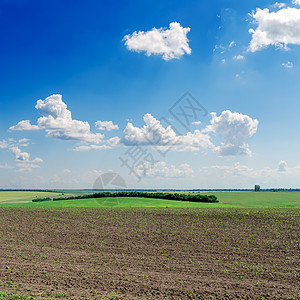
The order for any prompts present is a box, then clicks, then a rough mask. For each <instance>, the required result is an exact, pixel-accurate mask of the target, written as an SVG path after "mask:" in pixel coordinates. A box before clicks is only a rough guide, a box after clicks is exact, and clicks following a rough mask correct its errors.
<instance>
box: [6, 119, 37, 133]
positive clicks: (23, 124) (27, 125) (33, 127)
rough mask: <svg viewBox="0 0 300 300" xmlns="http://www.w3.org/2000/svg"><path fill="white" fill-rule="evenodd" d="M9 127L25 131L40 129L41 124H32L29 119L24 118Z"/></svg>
mask: <svg viewBox="0 0 300 300" xmlns="http://www.w3.org/2000/svg"><path fill="white" fill-rule="evenodd" d="M9 129H10V130H20V131H25V130H40V129H41V128H39V126H37V125H31V123H30V121H29V120H23V121H20V122H19V123H18V124H17V125H14V126H11V127H10V128H9Z"/></svg>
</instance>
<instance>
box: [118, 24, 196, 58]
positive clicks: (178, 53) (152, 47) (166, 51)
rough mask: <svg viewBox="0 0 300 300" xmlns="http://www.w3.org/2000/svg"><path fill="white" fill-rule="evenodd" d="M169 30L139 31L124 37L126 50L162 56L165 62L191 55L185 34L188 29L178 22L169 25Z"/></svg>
mask: <svg viewBox="0 0 300 300" xmlns="http://www.w3.org/2000/svg"><path fill="white" fill-rule="evenodd" d="M169 26H170V29H164V28H158V29H157V28H155V27H154V28H153V29H152V30H150V31H146V32H144V31H139V32H136V31H135V32H134V33H132V34H128V35H126V36H125V37H124V39H123V40H124V41H125V45H126V47H127V48H128V50H131V51H136V52H146V55H147V56H150V55H152V54H155V55H162V58H163V59H164V60H166V61H168V60H171V59H178V58H181V57H182V56H183V55H184V54H191V48H190V47H189V44H188V42H189V40H188V38H187V34H188V33H189V31H190V28H189V27H186V28H183V27H182V26H181V25H180V24H179V23H178V22H172V23H170V25H169Z"/></svg>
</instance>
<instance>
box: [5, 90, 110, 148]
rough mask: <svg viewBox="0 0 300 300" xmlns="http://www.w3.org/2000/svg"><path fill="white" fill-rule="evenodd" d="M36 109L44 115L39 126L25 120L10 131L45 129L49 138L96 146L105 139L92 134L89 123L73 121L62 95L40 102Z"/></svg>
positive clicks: (100, 135)
mask: <svg viewBox="0 0 300 300" xmlns="http://www.w3.org/2000/svg"><path fill="white" fill-rule="evenodd" d="M35 108H36V109H37V110H38V111H39V113H40V114H41V115H42V117H40V118H38V120H37V125H31V124H30V121H29V120H24V121H21V122H19V123H18V124H17V125H15V126H12V127H11V128H10V129H11V130H22V131H23V130H37V129H43V130H45V131H46V133H47V136H48V137H53V138H57V139H62V140H75V141H80V142H88V143H95V144H99V143H100V142H101V141H102V139H103V137H104V135H103V134H100V133H92V132H91V131H90V125H89V123H88V122H83V121H78V120H73V119H72V116H71V112H70V111H69V110H68V109H67V105H66V104H65V103H64V102H63V101H62V96H61V95H58V94H57V95H52V96H50V97H48V98H46V99H45V100H38V101H37V104H36V106H35Z"/></svg>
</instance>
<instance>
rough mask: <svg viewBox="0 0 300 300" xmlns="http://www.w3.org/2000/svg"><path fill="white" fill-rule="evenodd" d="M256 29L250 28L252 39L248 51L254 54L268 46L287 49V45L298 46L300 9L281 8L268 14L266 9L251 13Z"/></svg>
mask: <svg viewBox="0 0 300 300" xmlns="http://www.w3.org/2000/svg"><path fill="white" fill-rule="evenodd" d="M251 16H252V17H253V19H254V23H256V24H257V28H256V29H253V28H251V29H250V30H249V33H250V34H252V39H251V42H250V45H249V47H248V51H250V52H256V51H258V50H261V49H264V48H266V47H268V46H270V45H273V46H275V47H279V48H285V49H287V46H288V45H289V44H291V45H299V44H300V9H297V8H294V7H287V8H282V9H280V10H278V11H275V12H270V10H269V9H268V8H265V9H260V8H257V9H256V11H255V12H254V11H253V12H252V14H251Z"/></svg>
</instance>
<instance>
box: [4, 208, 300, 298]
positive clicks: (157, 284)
mask: <svg viewBox="0 0 300 300" xmlns="http://www.w3.org/2000/svg"><path fill="white" fill-rule="evenodd" d="M299 213H300V210H299V209H297V208H293V209H292V208H291V209H289V208H287V209H245V208H237V209H233V208H231V209H170V208H164V209H134V208H131V209H121V208H116V209H111V208H107V209H106V208H79V209H74V208H60V209H36V208H30V209H28V208H27V209H25V208H0V291H2V292H9V293H13V294H18V295H21V294H22V295H27V296H30V295H31V296H33V297H34V298H47V299H49V298H51V299H55V298H63V299H87V298H88V299H101V298H102V297H103V299H109V298H111V299H113V297H112V296H113V295H114V296H115V297H116V298H115V299H264V298H265V299H276V298H277V299H297V298H298V299H299V297H300V294H299V271H300V270H299V266H300V259H299V240H300V239H299V238H300V226H299Z"/></svg>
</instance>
